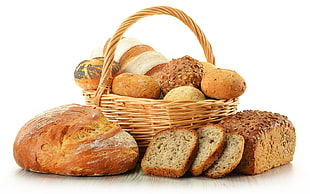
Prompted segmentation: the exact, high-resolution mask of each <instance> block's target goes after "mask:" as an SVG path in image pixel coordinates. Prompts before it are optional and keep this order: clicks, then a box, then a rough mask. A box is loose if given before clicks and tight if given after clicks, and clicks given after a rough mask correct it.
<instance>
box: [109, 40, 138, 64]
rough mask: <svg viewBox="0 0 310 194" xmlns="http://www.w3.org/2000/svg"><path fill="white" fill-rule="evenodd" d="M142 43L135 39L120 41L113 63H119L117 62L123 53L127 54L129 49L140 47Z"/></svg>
mask: <svg viewBox="0 0 310 194" xmlns="http://www.w3.org/2000/svg"><path fill="white" fill-rule="evenodd" d="M142 44H143V43H142V42H140V41H139V40H137V39H135V38H123V39H121V40H120V41H119V42H118V44H117V47H116V50H115V55H114V61H115V62H116V63H119V60H120V59H121V57H122V56H123V54H124V53H125V52H127V51H128V50H129V49H130V48H131V47H134V46H137V45H142Z"/></svg>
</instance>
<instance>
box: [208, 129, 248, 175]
mask: <svg viewBox="0 0 310 194" xmlns="http://www.w3.org/2000/svg"><path fill="white" fill-rule="evenodd" d="M225 143H226V144H225V148H224V150H223V153H222V154H221V156H220V157H219V158H218V159H217V160H216V161H215V162H214V163H213V164H212V165H211V167H210V168H208V169H207V170H206V172H205V175H206V176H207V177H210V178H219V177H222V176H225V175H227V174H228V173H230V172H231V171H233V170H234V169H235V168H236V166H237V165H238V164H239V162H240V160H241V158H242V154H243V150H244V138H243V136H241V135H238V134H227V135H226V142H225Z"/></svg>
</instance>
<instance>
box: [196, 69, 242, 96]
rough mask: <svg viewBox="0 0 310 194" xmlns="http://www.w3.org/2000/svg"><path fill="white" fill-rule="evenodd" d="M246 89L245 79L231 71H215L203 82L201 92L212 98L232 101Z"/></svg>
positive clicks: (204, 78) (206, 75)
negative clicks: (231, 99)
mask: <svg viewBox="0 0 310 194" xmlns="http://www.w3.org/2000/svg"><path fill="white" fill-rule="evenodd" d="M245 89H246V83H245V81H244V79H243V78H242V77H241V76H240V75H239V74H238V73H237V72H235V71H232V70H229V69H220V68H217V69H213V70H211V71H209V72H208V73H206V74H205V75H204V76H203V78H202V81H201V90H202V91H203V93H204V94H205V95H207V96H209V97H211V98H216V99H230V98H237V97H239V96H241V95H242V94H243V93H244V91H245Z"/></svg>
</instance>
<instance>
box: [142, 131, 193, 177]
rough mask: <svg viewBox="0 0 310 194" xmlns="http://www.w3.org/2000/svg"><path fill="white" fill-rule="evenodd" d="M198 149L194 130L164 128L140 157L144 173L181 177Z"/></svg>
mask: <svg viewBox="0 0 310 194" xmlns="http://www.w3.org/2000/svg"><path fill="white" fill-rule="evenodd" d="M197 150H198V135H197V132H196V130H190V129H166V130H163V131H160V132H158V133H157V134H156V135H155V136H154V137H153V139H152V141H151V142H150V145H149V146H148V148H147V150H146V153H145V155H144V157H143V159H142V162H141V166H142V170H143V172H144V174H146V175H151V176H166V177H175V178H177V177H181V176H183V175H184V174H185V173H186V171H187V170H188V169H189V168H190V166H191V164H192V162H193V160H194V158H195V157H196V154H197Z"/></svg>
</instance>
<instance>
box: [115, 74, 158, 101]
mask: <svg viewBox="0 0 310 194" xmlns="http://www.w3.org/2000/svg"><path fill="white" fill-rule="evenodd" d="M112 92H113V93H114V94H118V95H121V96H130V97H135V98H151V99H157V98H159V97H160V92H161V91H160V86H159V84H158V82H157V81H156V80H155V79H154V78H152V77H151V76H147V75H137V74H131V73H122V74H120V75H118V76H116V77H115V78H114V79H113V82H112Z"/></svg>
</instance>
